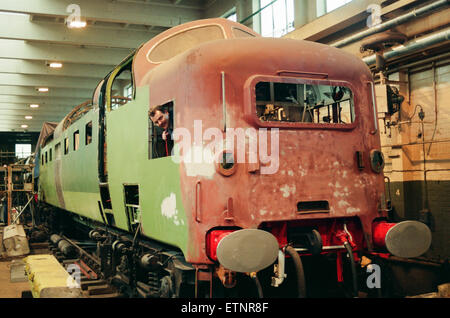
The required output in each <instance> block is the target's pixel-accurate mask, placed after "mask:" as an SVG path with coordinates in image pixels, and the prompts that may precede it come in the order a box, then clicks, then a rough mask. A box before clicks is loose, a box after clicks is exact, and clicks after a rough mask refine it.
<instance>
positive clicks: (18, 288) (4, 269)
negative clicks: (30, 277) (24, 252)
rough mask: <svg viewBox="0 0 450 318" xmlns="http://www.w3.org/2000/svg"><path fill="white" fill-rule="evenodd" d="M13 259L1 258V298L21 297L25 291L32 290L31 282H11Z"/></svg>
mask: <svg viewBox="0 0 450 318" xmlns="http://www.w3.org/2000/svg"><path fill="white" fill-rule="evenodd" d="M11 263H12V260H10V259H9V260H4V259H0V298H21V297H22V292H23V291H28V290H30V284H29V282H28V281H26V282H17V283H12V282H11V272H10V268H11Z"/></svg>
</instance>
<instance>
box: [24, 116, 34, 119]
mask: <svg viewBox="0 0 450 318" xmlns="http://www.w3.org/2000/svg"><path fill="white" fill-rule="evenodd" d="M25 119H33V116H25Z"/></svg>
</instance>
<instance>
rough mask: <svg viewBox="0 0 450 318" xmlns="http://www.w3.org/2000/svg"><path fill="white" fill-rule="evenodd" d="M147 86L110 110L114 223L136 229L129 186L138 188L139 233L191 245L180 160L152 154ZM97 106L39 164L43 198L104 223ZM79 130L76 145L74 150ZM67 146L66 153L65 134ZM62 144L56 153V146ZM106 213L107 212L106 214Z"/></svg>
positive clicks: (108, 141)
mask: <svg viewBox="0 0 450 318" xmlns="http://www.w3.org/2000/svg"><path fill="white" fill-rule="evenodd" d="M148 100H149V87H148V86H145V87H138V88H137V89H136V98H135V99H134V100H132V101H130V102H128V103H127V104H125V105H123V106H121V107H119V108H117V109H114V110H111V111H109V112H107V113H106V127H107V133H106V144H107V155H106V158H107V159H106V160H107V161H106V162H107V173H108V185H109V193H110V199H111V206H112V210H107V211H106V212H108V213H111V214H112V215H113V216H114V226H115V227H116V228H119V229H122V230H124V231H130V232H131V231H133V230H132V229H131V228H130V225H129V222H130V220H129V217H128V214H127V210H126V202H125V188H124V187H125V186H127V185H137V186H138V187H139V208H138V210H139V211H140V216H139V219H140V222H141V232H142V234H143V235H145V236H147V237H149V238H153V239H156V240H159V241H162V242H164V243H167V244H171V245H173V246H176V247H178V248H180V249H181V250H182V251H183V252H185V251H186V249H187V245H188V244H187V237H188V231H187V222H186V214H185V212H184V208H183V204H182V200H181V189H180V173H179V169H180V167H179V164H176V163H175V162H174V161H173V160H172V158H171V157H165V158H158V159H150V158H149V122H148V120H149V119H148ZM98 121H99V110H98V108H94V109H91V110H90V111H89V112H87V113H86V114H85V115H84V116H82V117H80V118H79V119H78V120H77V121H75V122H73V123H72V124H71V125H70V126H69V127H67V129H66V130H64V131H63V132H62V133H60V134H59V136H58V133H57V131H58V129H62V125H63V122H64V121H62V122H61V123H60V124H59V125H58V128H57V130H56V131H55V135H56V137H55V138H54V139H53V140H52V141H50V142H49V143H48V144H47V145H45V146H44V147H43V148H42V150H41V153H42V154H44V160H45V153H47V156H48V159H49V153H50V149H52V160H48V161H47V163H45V162H44V164H43V165H42V168H41V172H40V177H39V184H40V195H41V197H40V199H41V200H43V201H45V202H47V203H48V204H51V205H53V206H55V207H58V208H61V209H64V210H67V211H69V212H72V213H75V214H77V215H80V216H83V217H86V218H89V219H91V220H95V221H97V222H101V223H104V218H103V216H102V214H101V212H100V209H99V202H102V199H101V195H100V187H99V178H98V165H99V162H98V149H99V145H98V127H99V124H98ZM89 122H92V142H91V143H89V144H86V133H87V132H86V125H87V124H88V123H89ZM76 132H78V134H79V135H78V139H79V144H78V149H77V150H74V143H75V136H74V134H75V133H76ZM66 138H68V143H69V150H68V153H67V154H65V153H64V147H65V139H66ZM57 144H59V145H60V148H59V151H58V153H56V150H55V146H56V145H57ZM105 215H106V213H105Z"/></svg>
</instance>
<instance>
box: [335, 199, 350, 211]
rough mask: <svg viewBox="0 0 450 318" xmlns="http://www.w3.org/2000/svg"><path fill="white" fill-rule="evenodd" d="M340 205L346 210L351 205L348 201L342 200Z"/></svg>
mask: <svg viewBox="0 0 450 318" xmlns="http://www.w3.org/2000/svg"><path fill="white" fill-rule="evenodd" d="M338 205H339V207H340V208H344V207H345V206H347V205H350V203H348V202H347V201H344V200H341V201H339V203H338ZM347 210H348V209H347Z"/></svg>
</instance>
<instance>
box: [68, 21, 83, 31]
mask: <svg viewBox="0 0 450 318" xmlns="http://www.w3.org/2000/svg"><path fill="white" fill-rule="evenodd" d="M86 24H87V23H86V21H81V20H78V21H77V20H73V21H69V22H67V27H68V28H70V29H81V28H84V27H86Z"/></svg>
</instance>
